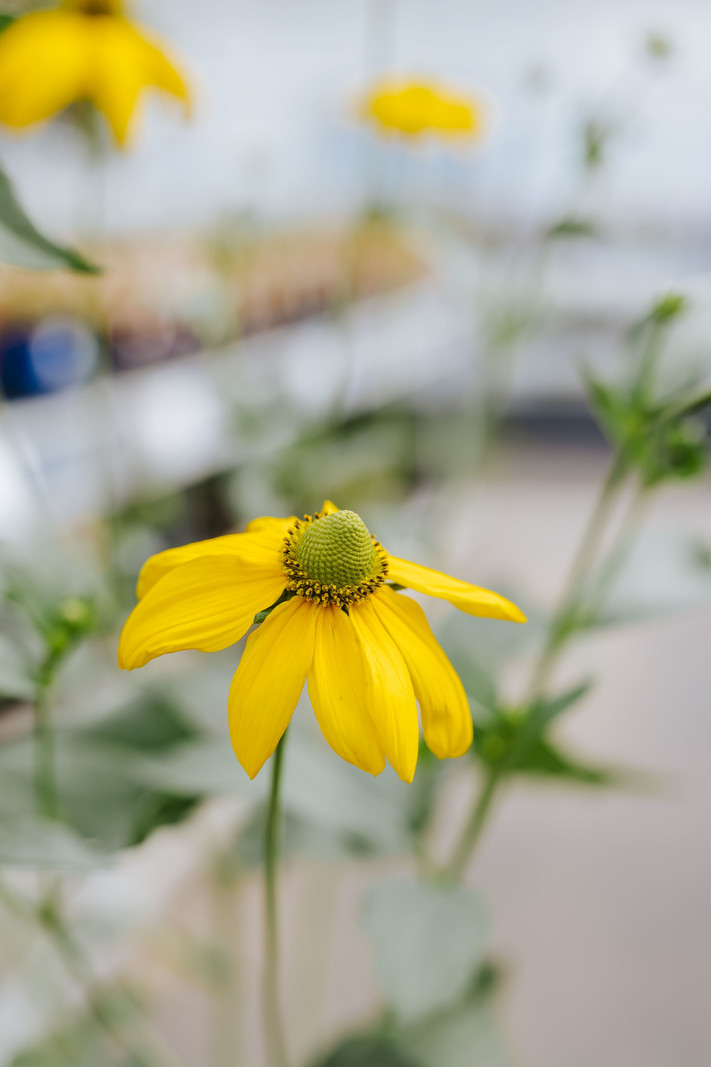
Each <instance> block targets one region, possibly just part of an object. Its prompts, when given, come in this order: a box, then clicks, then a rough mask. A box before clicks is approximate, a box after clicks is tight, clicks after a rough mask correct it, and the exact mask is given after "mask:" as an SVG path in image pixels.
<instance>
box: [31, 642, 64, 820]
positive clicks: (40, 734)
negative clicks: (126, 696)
mask: <svg viewBox="0 0 711 1067" xmlns="http://www.w3.org/2000/svg"><path fill="white" fill-rule="evenodd" d="M62 655H63V652H61V651H59V652H58V651H54V650H50V651H48V653H47V656H46V658H45V660H44V662H43V663H42V665H41V667H40V670H39V676H38V679H37V688H36V692H35V702H34V749H35V751H34V771H35V806H36V811H37V814H38V815H42V816H44V817H45V818H47V819H58V818H59V791H58V789H57V772H56V767H55V751H54V729H53V726H52V717H51V714H50V709H49V693H50V690H51V687H52V683H53V681H54V676H55V673H56V670H57V667H58V666H59V663H60V661H61V659H62Z"/></svg>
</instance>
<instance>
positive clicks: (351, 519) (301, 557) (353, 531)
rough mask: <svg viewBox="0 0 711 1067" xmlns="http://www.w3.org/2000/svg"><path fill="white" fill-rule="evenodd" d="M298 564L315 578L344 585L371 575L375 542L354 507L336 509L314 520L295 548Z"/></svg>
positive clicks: (354, 582)
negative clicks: (342, 509)
mask: <svg viewBox="0 0 711 1067" xmlns="http://www.w3.org/2000/svg"><path fill="white" fill-rule="evenodd" d="M296 559H297V561H298V563H299V566H300V567H301V569H302V570H303V571H304V573H305V574H306V575H307V577H309V578H311V579H312V580H313V581H317V582H321V584H322V585H335V586H338V588H339V589H343V588H344V587H345V586H348V585H358V583H359V582H362V581H364V580H365V579H366V578H368V577H369V576H370V575H371V574H372V572H373V567H374V565H375V545H374V544H373V539H372V537H371V536H370V533H369V531H368V527H367V526H366V525H365V523H364V522H363V520H362V519H361V517H360V515H356V513H355V511H334V512H332V514H330V515H323V516H322V517H321V518H320V519H316V521H315V522H312V523H311V525H310V526H309V527H308V529H307V530H306V531H305V532H304V535H303V537H302V538H301V540H300V541H299V544H298V546H297V549H296Z"/></svg>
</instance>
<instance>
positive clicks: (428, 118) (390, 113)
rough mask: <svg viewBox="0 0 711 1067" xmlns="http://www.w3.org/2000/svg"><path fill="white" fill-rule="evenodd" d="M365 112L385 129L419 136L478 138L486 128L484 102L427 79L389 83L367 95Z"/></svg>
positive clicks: (362, 111) (366, 116)
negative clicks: (455, 93) (444, 87)
mask: <svg viewBox="0 0 711 1067" xmlns="http://www.w3.org/2000/svg"><path fill="white" fill-rule="evenodd" d="M361 115H362V116H363V118H365V119H366V120H368V121H369V122H372V123H374V124H375V125H376V126H378V127H379V128H380V129H381V130H384V131H386V132H390V133H399V134H403V135H404V136H406V137H419V136H422V135H423V134H427V133H434V134H437V135H440V136H445V137H447V136H455V137H456V136H459V137H478V136H479V135H480V134H481V133H482V128H483V110H482V107H481V105H480V104H479V103H478V102H477V101H475V100H473V99H469V98H467V97H463V96H455V95H454V94H452V93H450V92H447V91H445V90H443V89H440V88H439V87H438V86H436V85H433V84H427V83H425V82H385V83H382V84H380V85H376V86H375V87H374V88H373V89H372V90H371V92H370V93H368V95H367V96H366V97H365V99H364V100H363V102H362V106H361Z"/></svg>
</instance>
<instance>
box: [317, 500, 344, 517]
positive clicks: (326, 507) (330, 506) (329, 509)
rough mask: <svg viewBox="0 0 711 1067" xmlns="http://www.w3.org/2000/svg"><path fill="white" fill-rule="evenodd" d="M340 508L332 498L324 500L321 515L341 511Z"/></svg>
mask: <svg viewBox="0 0 711 1067" xmlns="http://www.w3.org/2000/svg"><path fill="white" fill-rule="evenodd" d="M339 510H340V508H337V507H336V505H335V504H334V503H333V501H332V500H324V502H323V506H322V508H321V511H320V512H319V515H332V514H333V512H334V511H339Z"/></svg>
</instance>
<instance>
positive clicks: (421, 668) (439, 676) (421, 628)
mask: <svg viewBox="0 0 711 1067" xmlns="http://www.w3.org/2000/svg"><path fill="white" fill-rule="evenodd" d="M372 603H373V607H374V608H375V610H376V612H377V615H378V618H379V619H380V621H381V622H382V624H383V626H384V627H385V629H386V630H387V631H388V633H389V634H390V636H391V637H392V639H393V641H394V642H395V644H396V645H397V647H398V648H399V650H400V653H401V654H402V657H403V659H404V660H405V663H406V664H407V669H408V670H409V672H410V677H411V678H412V684H413V686H414V688H415V696H416V697H417V700H418V703H419V705H420V716H421V718H422V730H423V733H424V735H425V741H426V742H427V746H428V748H430V749H431V751H432V752H434V754H435V756H438V757H439V758H440V759H446V758H448V757H456V756H462V755H463V754H464V753H465V752H466V751H467V750H468V749H469V747H470V745H471V743H472V736H473V728H472V716H471V712H470V710H469V702H468V700H467V697H466V693H465V692H464V686H463V685H462V683H461V681H460V680H459V677H458V675H457V673H456V671H455V670H454V667H453V666H452V664H451V663H450V662H449V660H448V659H447V657H446V655H445V653H444V650H443V649H442V648H441V646H440V644H439V642H438V641H437V638H436V637H435V635H434V634H433V633H432V630H431V629H430V626H429V623H428V622H427V619H426V618H425V613H424V611H423V610H422V608H421V607H420V605H419V604H416V603H415V601H414V600H411V599H410V598H409V597H407V596H403V595H402V594H401V593H394V592H393V591H392V590H391V589H388V588H387V587H386V588H384V589H381V590H380V591H379V592H378V593H376V594H375V595H374V596H373V598H372Z"/></svg>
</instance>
